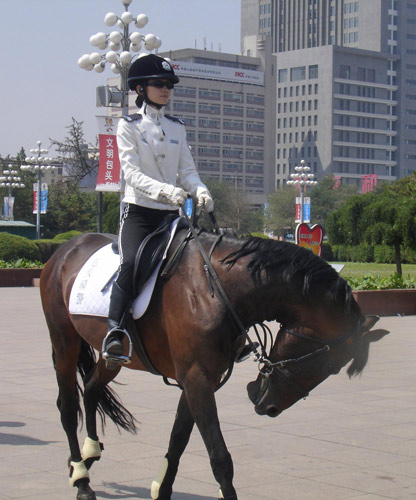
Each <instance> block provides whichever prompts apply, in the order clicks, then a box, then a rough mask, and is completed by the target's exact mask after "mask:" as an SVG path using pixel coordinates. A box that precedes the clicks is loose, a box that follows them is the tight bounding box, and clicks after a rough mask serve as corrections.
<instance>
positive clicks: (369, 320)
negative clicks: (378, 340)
mask: <svg viewBox="0 0 416 500" xmlns="http://www.w3.org/2000/svg"><path fill="white" fill-rule="evenodd" d="M379 319H380V316H374V315H369V316H365V317H364V323H363V324H362V326H361V332H362V333H365V332H368V331H369V330H371V329H372V328H373V326H374V325H375V324H376V323H377V321H378V320H379Z"/></svg>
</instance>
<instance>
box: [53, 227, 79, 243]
mask: <svg viewBox="0 0 416 500" xmlns="http://www.w3.org/2000/svg"><path fill="white" fill-rule="evenodd" d="M79 234H82V233H81V231H75V230H72V231H67V232H66V233H60V234H57V235H56V236H54V237H53V241H60V242H62V241H68V240H70V239H71V238H73V237H74V236H78V235H79Z"/></svg>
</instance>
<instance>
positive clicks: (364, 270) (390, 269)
mask: <svg viewBox="0 0 416 500" xmlns="http://www.w3.org/2000/svg"><path fill="white" fill-rule="evenodd" d="M343 264H345V266H344V268H343V269H342V271H341V273H340V275H341V276H342V277H343V278H344V279H345V278H362V277H363V276H365V275H366V274H372V275H373V276H380V277H382V278H388V277H390V276H391V275H392V274H394V273H395V272H396V265H395V264H373V263H367V262H345V263H343ZM402 271H403V277H404V278H407V277H408V276H410V278H411V279H413V280H415V281H416V264H402Z"/></svg>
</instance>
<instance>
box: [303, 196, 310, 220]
mask: <svg viewBox="0 0 416 500" xmlns="http://www.w3.org/2000/svg"><path fill="white" fill-rule="evenodd" d="M310 221H311V199H310V198H303V222H310Z"/></svg>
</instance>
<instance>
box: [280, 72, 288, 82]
mask: <svg viewBox="0 0 416 500" xmlns="http://www.w3.org/2000/svg"><path fill="white" fill-rule="evenodd" d="M278 81H279V83H284V82H287V69H279V79H278Z"/></svg>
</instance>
